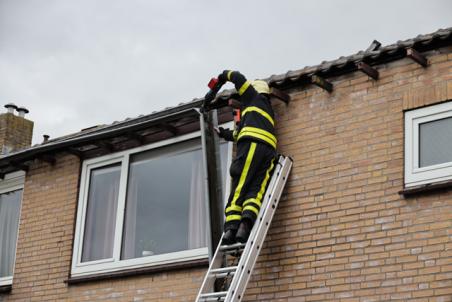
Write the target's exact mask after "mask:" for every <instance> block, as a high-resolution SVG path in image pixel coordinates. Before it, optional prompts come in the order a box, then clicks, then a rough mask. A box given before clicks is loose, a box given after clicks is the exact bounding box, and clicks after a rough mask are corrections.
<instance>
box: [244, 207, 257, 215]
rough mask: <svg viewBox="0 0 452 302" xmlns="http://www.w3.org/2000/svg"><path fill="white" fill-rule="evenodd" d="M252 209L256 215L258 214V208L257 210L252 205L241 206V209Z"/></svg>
mask: <svg viewBox="0 0 452 302" xmlns="http://www.w3.org/2000/svg"><path fill="white" fill-rule="evenodd" d="M247 210H248V211H253V212H254V213H255V214H256V215H258V214H259V210H257V209H256V208H255V207H253V206H252V205H249V206H246V207H244V208H243V211H247Z"/></svg>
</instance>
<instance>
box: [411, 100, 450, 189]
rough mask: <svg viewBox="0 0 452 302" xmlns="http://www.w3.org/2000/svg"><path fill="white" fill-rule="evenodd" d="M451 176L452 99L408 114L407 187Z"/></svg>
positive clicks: (442, 179)
mask: <svg viewBox="0 0 452 302" xmlns="http://www.w3.org/2000/svg"><path fill="white" fill-rule="evenodd" d="M449 179H452V102H447V103H442V104H439V105H434V106H429V107H425V108H420V109H416V110H412V111H408V112H406V113H405V186H406V187H410V186H416V185H421V184H428V183H434V182H439V181H444V180H449Z"/></svg>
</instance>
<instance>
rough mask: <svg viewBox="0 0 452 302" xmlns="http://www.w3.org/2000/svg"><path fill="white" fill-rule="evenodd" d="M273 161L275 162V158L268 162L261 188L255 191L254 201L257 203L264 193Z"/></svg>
mask: <svg viewBox="0 0 452 302" xmlns="http://www.w3.org/2000/svg"><path fill="white" fill-rule="evenodd" d="M274 162H275V159H272V162H271V164H270V168H268V170H267V173H266V174H265V178H264V181H263V182H262V185H261V189H260V190H259V192H258V193H257V196H256V203H258V204H259V205H260V203H261V200H262V196H263V195H264V191H265V187H266V186H267V182H268V179H269V178H270V171H271V170H272V169H273V166H274Z"/></svg>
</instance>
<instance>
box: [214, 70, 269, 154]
mask: <svg viewBox="0 0 452 302" xmlns="http://www.w3.org/2000/svg"><path fill="white" fill-rule="evenodd" d="M222 78H223V79H227V80H228V81H230V82H232V83H233V84H234V85H235V88H236V90H237V91H238V93H239V95H240V103H241V110H240V114H241V118H240V123H239V125H238V127H237V128H236V130H235V131H234V133H233V138H234V140H235V141H237V142H238V141H240V140H244V139H249V140H252V141H257V142H262V143H265V144H267V145H269V146H271V147H273V148H274V149H276V143H277V140H276V136H275V128H274V126H275V119H274V112H273V109H272V106H271V104H270V100H269V98H268V97H267V96H266V95H264V94H261V93H258V92H257V91H256V89H254V87H253V86H252V85H251V82H250V81H248V80H247V79H246V78H245V77H244V76H243V75H242V74H241V73H240V72H238V71H230V70H225V71H224V72H223V74H222Z"/></svg>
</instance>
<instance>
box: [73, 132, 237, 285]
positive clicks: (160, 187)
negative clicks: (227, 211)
mask: <svg viewBox="0 0 452 302" xmlns="http://www.w3.org/2000/svg"><path fill="white" fill-rule="evenodd" d="M230 149H231V148H230V145H229V144H227V143H223V144H221V147H220V152H221V158H222V169H223V175H224V176H226V174H227V173H226V166H227V162H226V161H227V159H228V158H229V156H230V153H231V152H230V151H231V150H230ZM202 157H203V155H202V150H201V139H200V138H199V134H190V135H186V136H184V137H181V138H178V139H173V140H169V141H164V142H159V143H156V144H152V145H148V146H144V147H140V148H136V149H132V150H128V151H126V152H120V153H117V154H113V155H109V156H104V157H101V158H95V159H92V160H87V161H85V162H84V163H83V169H82V179H81V188H80V198H79V213H78V217H77V227H76V239H75V244H74V258H73V267H72V275H73V276H77V275H84V274H91V273H98V272H107V271H113V270H119V269H125V268H135V267H143V266H152V265H157V264H165V263H170V262H171V263H173V262H177V261H186V260H192V259H200V258H204V257H206V256H207V255H208V250H207V244H208V242H207V240H208V236H209V234H208V230H209V226H208V211H207V201H206V184H205V180H206V179H205V167H204V166H203V160H202ZM224 178H226V177H224ZM223 182H224V183H226V179H224V180H223Z"/></svg>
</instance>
